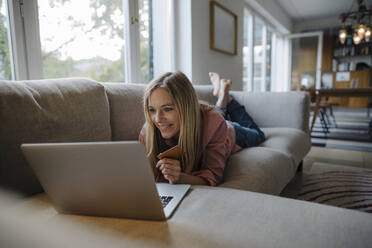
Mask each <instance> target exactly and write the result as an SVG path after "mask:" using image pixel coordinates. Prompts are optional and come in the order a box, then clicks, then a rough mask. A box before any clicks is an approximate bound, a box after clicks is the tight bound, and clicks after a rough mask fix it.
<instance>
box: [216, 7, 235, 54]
mask: <svg viewBox="0 0 372 248" xmlns="http://www.w3.org/2000/svg"><path fill="white" fill-rule="evenodd" d="M210 49H212V50H215V51H218V52H221V53H225V54H229V55H237V54H238V16H237V15H236V14H234V13H233V12H232V11H231V10H229V9H227V8H226V7H224V6H223V5H221V4H220V3H218V2H216V1H213V0H212V1H210Z"/></svg>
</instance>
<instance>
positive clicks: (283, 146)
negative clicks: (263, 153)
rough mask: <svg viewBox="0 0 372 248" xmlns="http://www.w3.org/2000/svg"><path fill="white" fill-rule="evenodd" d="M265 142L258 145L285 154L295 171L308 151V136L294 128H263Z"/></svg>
mask: <svg viewBox="0 0 372 248" xmlns="http://www.w3.org/2000/svg"><path fill="white" fill-rule="evenodd" d="M262 130H263V132H264V133H265V137H266V140H265V141H264V142H263V143H262V144H261V145H260V146H262V147H267V148H271V149H275V150H278V151H280V152H283V153H285V154H287V155H288V156H289V157H290V158H291V159H292V161H293V163H294V165H295V169H297V167H298V165H299V163H300V162H301V160H302V159H303V158H304V157H305V156H306V154H307V153H308V152H309V151H310V148H311V141H310V136H309V135H308V134H307V133H305V132H303V131H301V130H299V129H295V128H282V127H279V128H263V129H262Z"/></svg>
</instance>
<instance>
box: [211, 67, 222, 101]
mask: <svg viewBox="0 0 372 248" xmlns="http://www.w3.org/2000/svg"><path fill="white" fill-rule="evenodd" d="M209 78H210V80H211V83H212V85H213V95H214V96H217V97H218V95H219V93H220V87H221V83H220V75H219V74H218V73H217V72H210V73H209Z"/></svg>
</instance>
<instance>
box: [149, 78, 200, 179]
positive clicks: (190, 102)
mask: <svg viewBox="0 0 372 248" xmlns="http://www.w3.org/2000/svg"><path fill="white" fill-rule="evenodd" d="M158 88H163V89H166V90H167V91H168V93H169V94H170V96H171V98H172V100H173V103H174V105H175V107H176V109H177V110H178V113H179V118H180V131H179V136H178V145H179V146H180V147H181V149H182V151H183V155H182V157H181V159H180V162H181V166H182V168H183V171H184V172H185V173H190V172H192V171H194V170H197V169H199V165H200V158H201V136H202V127H201V119H202V114H201V110H200V106H199V102H198V97H197V95H196V92H195V90H194V88H193V86H192V84H191V83H190V81H189V79H188V78H187V77H186V75H185V74H183V73H182V72H174V73H171V72H168V73H165V74H163V75H161V76H160V77H158V78H156V79H154V80H152V81H151V82H150V83H149V84H148V85H147V87H146V89H145V93H144V98H143V107H144V113H145V118H146V137H145V140H146V150H147V156H148V158H149V160H150V163H151V164H152V166H153V168H154V167H155V165H156V163H157V162H158V159H157V158H156V155H157V154H159V153H160V152H163V151H164V149H165V148H166V144H165V141H164V139H163V138H162V136H161V134H160V131H159V130H158V129H157V128H156V127H155V125H154V123H153V122H152V120H151V117H150V114H149V109H148V104H149V98H150V96H151V93H152V92H153V91H154V90H156V89H158ZM154 172H155V169H154ZM155 173H156V172H155Z"/></svg>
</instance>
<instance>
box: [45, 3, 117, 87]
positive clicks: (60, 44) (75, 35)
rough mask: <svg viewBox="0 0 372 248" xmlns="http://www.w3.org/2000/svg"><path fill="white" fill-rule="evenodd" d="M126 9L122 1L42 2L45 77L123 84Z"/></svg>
mask: <svg viewBox="0 0 372 248" xmlns="http://www.w3.org/2000/svg"><path fill="white" fill-rule="evenodd" d="M122 6H123V5H122V1H121V0H117V1H111V2H110V4H106V3H105V2H102V1H99V0H90V1H89V0H84V1H82V0H80V1H72V0H66V1H58V0H48V1H46V0H38V8H39V27H40V43H41V52H42V60H43V61H42V66H43V76H44V78H58V77H73V76H83V77H89V78H92V79H94V80H97V81H113V82H123V81H124V37H123V27H124V17H123V7H122ZM82 10H84V11H82Z"/></svg>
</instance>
